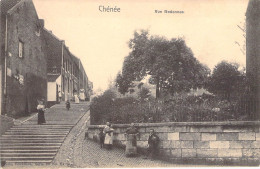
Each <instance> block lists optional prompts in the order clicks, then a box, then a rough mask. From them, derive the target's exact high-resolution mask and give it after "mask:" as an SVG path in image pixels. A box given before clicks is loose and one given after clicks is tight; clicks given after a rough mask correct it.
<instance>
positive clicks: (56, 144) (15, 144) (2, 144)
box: [0, 142, 61, 147]
mask: <svg viewBox="0 0 260 169" xmlns="http://www.w3.org/2000/svg"><path fill="white" fill-rule="evenodd" d="M60 145H61V143H2V142H1V143H0V147H3V146H60Z"/></svg>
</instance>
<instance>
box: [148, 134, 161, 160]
mask: <svg viewBox="0 0 260 169" xmlns="http://www.w3.org/2000/svg"><path fill="white" fill-rule="evenodd" d="M159 141H160V140H159V137H158V136H157V135H156V134H155V132H154V129H151V130H150V135H149V138H148V146H149V147H148V157H149V158H151V159H154V158H155V157H156V156H157V155H158V151H159Z"/></svg>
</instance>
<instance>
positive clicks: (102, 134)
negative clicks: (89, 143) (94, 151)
mask: <svg viewBox="0 0 260 169" xmlns="http://www.w3.org/2000/svg"><path fill="white" fill-rule="evenodd" d="M104 141H105V134H104V132H103V129H102V128H101V129H99V143H100V148H103V147H104Z"/></svg>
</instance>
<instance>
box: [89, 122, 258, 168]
mask: <svg viewBox="0 0 260 169" xmlns="http://www.w3.org/2000/svg"><path fill="white" fill-rule="evenodd" d="M137 126H138V129H139V132H140V137H139V138H138V139H137V146H138V149H139V151H140V152H145V150H146V148H147V144H148V142H147V140H148V137H149V131H150V129H154V130H155V132H156V133H157V135H158V136H159V138H160V155H159V157H160V158H161V159H162V160H167V161H171V162H174V163H183V164H187V163H191V164H209V165H212V164H215V165H259V159H260V133H259V126H260V122H170V123H146V124H144V123H140V124H137ZM103 127H104V126H101V125H90V126H88V129H87V134H86V135H87V137H88V138H89V139H93V140H96V141H97V140H98V133H99V129H100V128H103ZM112 127H113V128H114V129H115V130H114V138H113V139H114V144H115V145H116V146H119V147H124V146H125V144H126V138H125V135H124V133H125V131H126V128H127V127H129V125H116V124H115V125H113V126H112Z"/></svg>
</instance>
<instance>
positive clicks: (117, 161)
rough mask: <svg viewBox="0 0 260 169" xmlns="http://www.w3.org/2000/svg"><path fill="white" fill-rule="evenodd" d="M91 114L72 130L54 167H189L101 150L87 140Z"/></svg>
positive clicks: (120, 152) (116, 151) (115, 150)
mask: <svg viewBox="0 0 260 169" xmlns="http://www.w3.org/2000/svg"><path fill="white" fill-rule="evenodd" d="M88 119H89V112H88V113H87V114H86V115H85V116H83V117H82V118H81V120H80V121H79V122H78V124H77V125H76V126H75V127H74V128H73V129H72V130H71V132H70V133H69V135H68V136H67V138H66V140H65V142H64V143H63V145H62V146H61V148H60V150H59V152H58V154H57V155H56V157H55V159H54V161H53V165H54V166H57V167H61V166H62V167H73V168H83V167H99V168H100V167H144V168H145V167H177V166H178V167H181V166H183V167H187V166H188V165H176V164H172V163H167V162H164V161H160V160H154V161H151V160H149V159H144V156H138V157H131V158H127V157H125V154H124V150H123V149H119V148H113V149H112V150H106V149H101V148H100V146H99V144H98V143H96V142H93V141H92V140H88V139H85V130H86V125H88V123H89V121H88Z"/></svg>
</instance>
